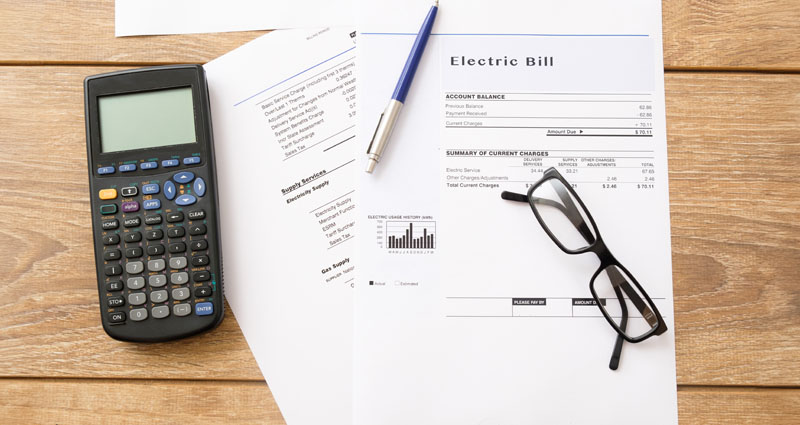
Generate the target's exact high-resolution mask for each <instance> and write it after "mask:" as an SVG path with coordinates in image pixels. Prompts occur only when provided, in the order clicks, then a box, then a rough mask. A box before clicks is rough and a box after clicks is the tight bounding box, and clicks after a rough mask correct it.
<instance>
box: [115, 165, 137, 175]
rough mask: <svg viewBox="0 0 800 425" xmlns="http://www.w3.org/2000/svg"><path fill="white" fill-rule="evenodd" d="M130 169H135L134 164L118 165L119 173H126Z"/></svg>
mask: <svg viewBox="0 0 800 425" xmlns="http://www.w3.org/2000/svg"><path fill="white" fill-rule="evenodd" d="M131 171H136V164H122V165H120V166H119V172H120V173H128V172H131Z"/></svg>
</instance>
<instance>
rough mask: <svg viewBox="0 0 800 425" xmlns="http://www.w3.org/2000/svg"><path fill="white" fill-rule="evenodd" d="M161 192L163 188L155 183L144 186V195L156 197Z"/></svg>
mask: <svg viewBox="0 0 800 425" xmlns="http://www.w3.org/2000/svg"><path fill="white" fill-rule="evenodd" d="M159 190H161V188H159V187H158V185H157V184H155V183H150V184H143V185H142V195H154V194H156V193H158V192H159Z"/></svg>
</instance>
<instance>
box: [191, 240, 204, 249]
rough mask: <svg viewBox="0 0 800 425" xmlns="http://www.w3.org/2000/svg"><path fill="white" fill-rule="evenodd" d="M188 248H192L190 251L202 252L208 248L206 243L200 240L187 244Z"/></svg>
mask: <svg viewBox="0 0 800 425" xmlns="http://www.w3.org/2000/svg"><path fill="white" fill-rule="evenodd" d="M189 246H190V247H192V251H202V250H204V249H206V248H208V242H206V241H205V240H203V239H201V240H199V241H191V242H190V243H189Z"/></svg>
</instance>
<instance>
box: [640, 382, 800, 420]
mask: <svg viewBox="0 0 800 425" xmlns="http://www.w3.org/2000/svg"><path fill="white" fill-rule="evenodd" d="M678 420H679V422H680V423H681V424H682V425H689V424H698V425H727V424H731V425H733V424H736V425H750V424H752V425H764V424H770V425H784V424H785V425H796V424H798V423H800V390H797V389H781V390H778V389H757V390H755V389H741V388H731V389H727V388H718V387H713V388H709V387H706V388H680V387H679V388H678ZM652 423H658V422H657V421H655V420H654V421H653V422H652Z"/></svg>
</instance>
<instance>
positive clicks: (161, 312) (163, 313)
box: [151, 305, 169, 319]
mask: <svg viewBox="0 0 800 425" xmlns="http://www.w3.org/2000/svg"><path fill="white" fill-rule="evenodd" d="M151 311H152V312H153V317H154V318H156V319H163V318H165V317H167V316H169V306H167V305H160V306H158V307H153V310H151Z"/></svg>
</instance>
